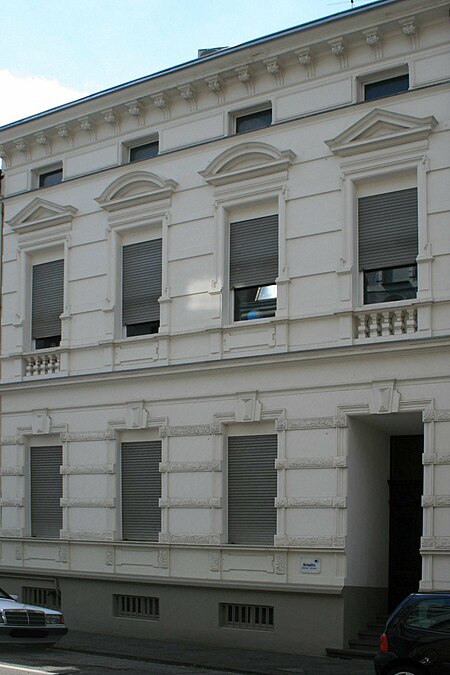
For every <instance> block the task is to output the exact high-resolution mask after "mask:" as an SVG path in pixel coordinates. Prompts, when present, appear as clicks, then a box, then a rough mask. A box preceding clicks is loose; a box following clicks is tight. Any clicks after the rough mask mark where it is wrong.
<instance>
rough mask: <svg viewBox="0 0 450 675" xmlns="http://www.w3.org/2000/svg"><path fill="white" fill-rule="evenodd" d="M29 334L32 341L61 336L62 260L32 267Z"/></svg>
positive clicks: (62, 307)
mask: <svg viewBox="0 0 450 675" xmlns="http://www.w3.org/2000/svg"><path fill="white" fill-rule="evenodd" d="M32 283H33V286H32V312H31V316H32V319H31V332H32V338H33V339H34V340H36V339H39V338H46V337H53V336H56V335H61V319H60V318H59V317H60V316H61V314H62V313H63V309H64V299H63V296H64V260H53V261H52V262H48V263H42V264H41V265H34V266H33V282H32Z"/></svg>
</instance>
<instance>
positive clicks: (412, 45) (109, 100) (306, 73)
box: [0, 0, 446, 165]
mask: <svg viewBox="0 0 450 675" xmlns="http://www.w3.org/2000/svg"><path fill="white" fill-rule="evenodd" d="M377 4H378V3H377ZM430 4H432V5H434V6H431V7H430V6H428V7H425V8H424V7H423V6H421V5H420V4H419V3H418V1H416V0H410V1H408V2H406V1H405V0H403V1H402V2H395V1H392V2H391V0H387V1H386V2H385V3H384V2H382V6H378V7H377V6H373V7H371V6H368V7H364V8H361V10H360V11H356V10H352V12H342V13H341V14H338V15H335V16H332V17H326V18H325V19H323V20H318V21H316V22H311V23H309V24H305V25H304V26H297V27H294V28H292V29H288V30H286V31H281V32H280V33H276V34H273V35H269V36H265V37H262V38H259V39H257V40H254V41H251V42H249V43H244V44H242V45H238V46H237V47H233V48H225V49H223V50H220V51H218V52H215V53H214V54H212V55H210V56H208V57H205V58H201V59H197V60H194V61H190V62H188V63H186V64H181V65H180V66H175V67H174V68H171V69H168V70H166V71H162V72H160V73H155V74H154V75H150V76H146V77H144V78H140V79H138V80H134V81H131V82H128V83H124V84H122V85H118V86H117V87H114V88H111V89H109V90H105V91H103V92H98V93H96V94H93V95H92V96H89V97H86V98H85V99H80V100H79V101H74V102H73V103H70V104H67V105H65V106H61V107H59V108H56V109H54V110H50V111H44V112H43V113H40V114H38V115H36V116H33V117H30V118H28V119H26V120H23V121H21V122H20V123H19V122H17V123H13V124H11V125H6V126H5V127H3V128H1V129H0V157H2V158H3V159H4V161H5V162H6V163H7V165H8V163H10V162H11V157H12V155H13V154H14V153H16V152H22V153H25V156H26V157H27V158H28V160H29V157H30V156H31V154H32V150H33V149H37V148H41V150H40V152H41V154H42V153H43V154H44V156H50V155H51V154H52V153H53V152H55V145H56V142H61V140H64V141H65V143H66V149H71V148H73V147H74V144H75V136H76V135H81V136H82V135H83V134H87V138H88V139H89V141H91V142H92V141H93V140H95V138H96V137H97V129H98V127H99V126H100V125H102V126H105V127H108V128H109V130H110V134H111V136H114V135H118V134H119V133H120V130H121V123H122V120H124V119H126V118H127V119H128V120H130V119H132V120H134V121H135V123H136V127H137V128H139V127H142V126H144V124H145V122H146V118H147V117H148V116H149V115H150V116H152V117H154V118H155V119H154V122H155V123H157V122H158V119H159V120H161V119H162V120H167V119H169V118H170V117H171V108H172V104H173V103H174V102H176V101H177V100H178V101H180V100H183V101H185V103H186V107H185V110H186V111H187V113H188V114H190V113H192V112H194V111H195V110H197V108H198V107H199V106H198V101H199V99H200V98H201V97H204V96H206V97H208V100H209V102H210V103H211V102H212V101H215V103H216V104H223V103H224V102H225V100H226V96H227V83H229V82H231V81H234V82H240V83H241V84H242V85H243V87H242V90H243V91H246V93H247V95H248V96H252V95H253V94H254V93H255V91H258V90H259V86H258V85H259V84H260V81H261V77H263V76H264V77H267V75H268V74H269V75H270V76H271V78H273V80H274V81H275V86H276V87H280V86H282V85H283V82H284V72H285V69H286V67H287V66H289V67H291V66H293V67H297V68H298V73H299V78H300V80H299V81H300V82H301V80H302V79H305V80H308V79H311V78H315V77H318V76H319V74H320V72H319V71H320V66H321V62H322V61H323V59H326V60H327V59H329V56H330V54H331V55H333V56H334V57H336V59H335V65H336V68H335V73H338V72H339V71H340V70H345V69H347V68H348V64H349V59H350V57H351V53H352V51H353V50H354V49H355V48H356V47H358V48H359V47H360V46H361V41H363V43H364V44H365V45H366V49H367V55H368V59H367V63H369V64H370V62H371V61H372V62H380V61H381V59H382V51H381V50H382V49H383V46H384V43H385V41H386V36H387V35H391V36H394V37H396V39H397V41H399V42H400V41H401V40H403V41H404V53H405V55H406V54H407V53H408V52H411V51H414V50H417V49H418V47H419V25H420V24H421V23H423V22H424V20H425V17H426V15H427V14H430V13H431V17H432V18H433V17H434V15H435V14H436V13H438V12H439V11H441V12H442V13H443V12H444V11H445V5H446V3H444V1H443V0H442V1H438V0H431V2H430V0H429V5H430ZM384 5H389V10H386V9H384ZM262 44H264V45H265V48H264V49H261V45H262ZM399 58H401V55H399ZM403 58H404V57H403ZM330 74H333V73H330ZM58 148H59V152H61V150H60V145H59V146H58Z"/></svg>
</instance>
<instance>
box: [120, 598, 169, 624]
mask: <svg viewBox="0 0 450 675" xmlns="http://www.w3.org/2000/svg"><path fill="white" fill-rule="evenodd" d="M114 616H124V617H128V618H131V619H149V620H151V621H159V598H149V597H144V596H141V595H114Z"/></svg>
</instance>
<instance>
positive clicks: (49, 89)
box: [0, 70, 87, 126]
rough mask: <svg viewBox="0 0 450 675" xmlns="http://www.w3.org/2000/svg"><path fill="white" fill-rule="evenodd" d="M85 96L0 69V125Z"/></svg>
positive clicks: (58, 83) (44, 80)
mask: <svg viewBox="0 0 450 675" xmlns="http://www.w3.org/2000/svg"><path fill="white" fill-rule="evenodd" d="M86 95H87V92H84V91H78V90H76V89H71V88H70V87H65V86H64V85H62V84H61V83H60V82H58V80H51V79H49V78H46V77H37V76H33V75H19V74H16V73H13V72H11V71H10V70H0V99H1V104H0V126H2V125H4V124H9V123H10V122H15V121H16V120H19V119H23V118H24V117H29V116H30V115H35V114H36V113H39V112H42V111H43V110H48V109H49V108H54V107H55V106H58V105H62V104H63V103H68V102H69V101H74V100H75V99H77V98H82V97H83V96H86Z"/></svg>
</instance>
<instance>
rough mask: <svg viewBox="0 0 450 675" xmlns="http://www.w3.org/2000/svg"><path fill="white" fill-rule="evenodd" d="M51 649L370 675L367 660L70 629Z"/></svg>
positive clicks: (230, 667) (266, 670) (304, 674)
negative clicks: (195, 643) (254, 649)
mask: <svg viewBox="0 0 450 675" xmlns="http://www.w3.org/2000/svg"><path fill="white" fill-rule="evenodd" d="M55 649H62V650H66V651H77V652H85V653H90V654H98V655H102V656H104V655H108V656H115V657H123V658H128V659H135V660H140V661H153V662H156V663H166V664H173V665H178V666H198V667H203V668H210V669H213V670H225V671H236V672H238V673H251V674H252V675H289V674H291V675H374V672H375V671H374V669H373V665H372V662H371V661H362V660H353V659H352V660H342V659H332V658H327V657H318V656H299V655H296V654H278V653H275V652H262V651H253V650H249V649H232V648H223V647H213V646H208V645H192V644H190V643H179V642H162V641H157V640H142V639H137V638H129V637H120V636H119V637H118V636H115V635H98V634H93V633H83V632H80V631H75V630H70V631H69V633H68V634H67V635H66V636H65V637H64V638H62V640H60V641H59V642H58V643H57V645H56V647H55Z"/></svg>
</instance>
